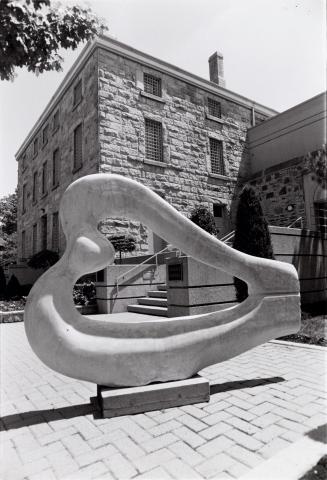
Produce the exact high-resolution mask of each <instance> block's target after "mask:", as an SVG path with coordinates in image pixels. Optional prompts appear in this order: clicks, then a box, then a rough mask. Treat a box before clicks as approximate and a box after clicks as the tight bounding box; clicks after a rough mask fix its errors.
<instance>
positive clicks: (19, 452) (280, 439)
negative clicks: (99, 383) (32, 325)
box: [0, 323, 327, 480]
mask: <svg viewBox="0 0 327 480" xmlns="http://www.w3.org/2000/svg"><path fill="white" fill-rule="evenodd" d="M0 340H1V377H0V378H1V390H2V394H1V416H2V420H1V430H2V431H1V432H0V435H1V436H0V440H1V456H2V458H1V459H0V463H1V465H0V478H1V479H5V480H7V479H8V480H16V479H28V480H41V479H44V480H52V479H58V478H59V479H63V478H65V479H76V480H80V479H93V478H98V479H100V478H103V479H119V480H121V479H128V478H138V479H145V478H147V479H158V478H160V479H161V478H162V479H166V478H177V479H187V480H188V479H193V478H202V479H203V478H205V479H206V478H226V479H232V478H238V477H239V476H241V475H243V474H244V473H245V472H247V471H249V470H250V469H251V468H254V467H257V466H258V465H259V464H260V462H263V461H264V460H266V459H268V458H270V457H272V456H273V455H274V454H275V453H276V452H277V451H279V450H281V449H284V448H286V447H287V446H289V445H290V444H291V443H292V442H294V441H296V440H297V439H298V438H300V437H301V436H303V435H304V434H305V433H306V432H308V431H310V430H312V429H313V428H314V427H317V426H320V425H322V424H324V423H326V412H327V410H326V401H325V399H324V398H325V396H324V393H325V390H326V383H325V381H324V359H325V352H324V351H323V350H322V349H316V348H305V347H299V346H288V345H283V344H278V343H267V344H265V345H263V346H260V347H258V348H255V349H254V350H252V351H251V352H247V353H246V354H243V355H241V356H239V357H237V358H235V359H233V360H230V361H228V362H224V363H222V364H219V365H215V366H213V367H210V368H207V369H206V370H205V371H204V372H203V374H204V375H205V376H206V377H207V378H209V380H210V383H211V400H210V403H205V404H197V405H192V406H185V407H180V408H171V409H167V410H164V411H156V412H149V413H146V414H141V415H134V416H125V417H120V418H115V419H96V418H94V412H93V410H92V407H91V406H90V402H89V398H90V396H94V395H95V393H96V388H95V386H94V385H92V384H89V383H86V382H79V381H76V380H72V379H69V378H66V377H63V376H61V375H59V374H56V373H54V372H52V371H51V370H49V369H48V368H47V367H45V366H44V365H43V364H42V363H41V362H40V361H39V360H38V359H37V357H36V356H35V355H34V354H33V352H32V351H31V349H30V347H29V345H28V343H27V340H26V337H25V333H24V326H23V324H22V323H20V324H3V325H1V326H0Z"/></svg>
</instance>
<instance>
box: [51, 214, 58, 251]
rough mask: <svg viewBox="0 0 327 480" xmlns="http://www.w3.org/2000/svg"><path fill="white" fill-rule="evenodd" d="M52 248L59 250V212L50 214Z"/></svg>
mask: <svg viewBox="0 0 327 480" xmlns="http://www.w3.org/2000/svg"><path fill="white" fill-rule="evenodd" d="M52 250H53V251H54V252H58V250H59V214H58V212H55V213H53V214H52Z"/></svg>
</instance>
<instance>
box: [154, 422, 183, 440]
mask: <svg viewBox="0 0 327 480" xmlns="http://www.w3.org/2000/svg"><path fill="white" fill-rule="evenodd" d="M180 426H181V424H180V423H179V422H177V421H176V420H168V422H166V423H162V424H160V425H157V426H156V427H153V428H150V430H149V433H150V434H151V435H153V436H154V437H157V436H158V435H163V434H164V433H167V432H171V431H172V430H175V429H176V428H179V427H180Z"/></svg>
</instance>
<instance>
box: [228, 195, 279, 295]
mask: <svg viewBox="0 0 327 480" xmlns="http://www.w3.org/2000/svg"><path fill="white" fill-rule="evenodd" d="M233 247H234V248H236V250H239V251H240V252H244V253H248V254H249V255H254V256H256V257H261V258H271V259H273V258H274V255H273V249H272V244H271V239H270V233H269V228H268V223H267V221H266V219H265V217H264V214H263V211H262V208H261V204H260V201H259V199H258V197H257V196H256V193H255V191H254V189H253V188H252V187H248V186H245V187H244V188H243V190H242V192H241V195H240V198H239V202H238V207H237V213H236V226H235V235H234V243H233ZM234 285H235V290H236V298H237V300H238V301H239V302H242V301H243V300H245V299H246V298H247V296H248V286H247V284H246V283H245V282H243V281H242V280H240V279H238V278H234Z"/></svg>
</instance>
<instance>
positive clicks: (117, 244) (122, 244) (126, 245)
mask: <svg viewBox="0 0 327 480" xmlns="http://www.w3.org/2000/svg"><path fill="white" fill-rule="evenodd" d="M108 240H109V241H110V242H111V243H112V245H113V247H114V249H115V250H116V252H119V261H120V263H121V254H122V252H134V250H135V248H136V241H135V238H133V237H129V236H125V235H119V236H116V237H108Z"/></svg>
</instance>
